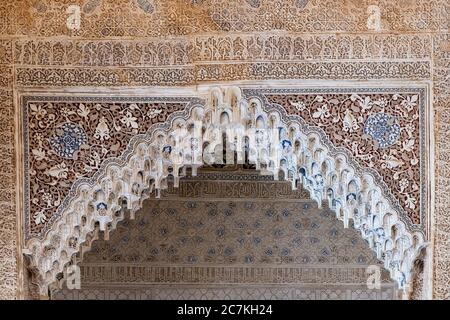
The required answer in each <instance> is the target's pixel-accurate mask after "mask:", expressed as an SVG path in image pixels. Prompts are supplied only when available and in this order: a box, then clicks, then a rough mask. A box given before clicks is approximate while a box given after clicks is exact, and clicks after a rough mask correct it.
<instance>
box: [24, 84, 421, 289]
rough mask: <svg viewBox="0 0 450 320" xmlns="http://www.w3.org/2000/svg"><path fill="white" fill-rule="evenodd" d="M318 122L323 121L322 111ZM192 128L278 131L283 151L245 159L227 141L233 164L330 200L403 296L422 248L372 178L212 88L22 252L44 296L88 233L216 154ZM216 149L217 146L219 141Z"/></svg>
mask: <svg viewBox="0 0 450 320" xmlns="http://www.w3.org/2000/svg"><path fill="white" fill-rule="evenodd" d="M316 112H318V111H316ZM283 113H284V114H283ZM320 115H323V116H324V117H325V115H326V111H323V112H321V113H320ZM123 117H124V118H123V119H124V120H123V124H128V123H129V124H130V127H133V125H132V122H133V121H134V120H132V119H130V117H129V116H128V117H127V115H126V114H125V115H123ZM130 121H131V122H130ZM197 122H202V123H204V125H205V126H206V127H205V128H206V129H207V130H206V132H210V131H208V128H211V129H214V128H218V129H221V128H222V129H224V128H225V127H226V126H230V125H231V126H232V127H233V128H235V129H236V130H237V132H239V131H240V130H244V129H246V128H247V129H251V128H253V129H256V133H258V130H263V129H266V130H276V131H278V132H280V134H281V138H282V139H281V140H280V141H279V144H278V143H272V142H271V141H265V140H258V139H256V144H257V145H258V146H259V147H258V148H256V149H252V148H250V149H248V150H247V151H246V150H245V148H244V145H245V144H242V143H240V142H239V141H240V139H239V137H241V138H243V136H239V137H238V139H237V140H233V139H232V140H230V142H229V143H230V144H231V148H232V150H235V151H236V156H237V161H238V163H239V162H240V161H241V162H242V161H244V159H245V158H248V159H253V161H254V163H255V166H256V169H257V170H262V171H266V172H270V173H271V174H273V175H274V176H275V178H277V177H279V176H280V174H281V176H282V177H284V178H286V179H288V180H289V181H291V182H292V186H293V188H296V186H297V183H301V184H302V185H303V187H304V188H305V189H306V190H308V191H309V193H310V196H311V198H312V199H314V200H316V201H317V202H318V204H319V205H321V204H322V201H328V202H329V206H330V208H331V209H332V210H333V211H334V212H335V213H336V217H337V218H338V219H340V220H342V221H343V223H344V226H345V227H348V226H349V225H350V220H353V224H354V227H355V228H356V229H358V230H360V232H361V235H362V237H363V238H364V239H365V240H367V242H368V244H369V246H370V248H372V249H373V250H375V252H376V253H377V257H378V258H379V259H382V260H383V262H384V265H385V268H386V269H388V270H389V271H390V275H391V277H392V278H393V279H394V280H395V281H396V282H397V283H398V285H399V287H400V288H403V289H405V290H408V289H409V281H410V278H411V268H412V263H413V261H414V259H415V257H416V256H417V254H418V252H419V251H420V249H421V248H423V246H424V245H425V243H424V236H423V234H422V233H421V232H412V231H410V230H409V229H408V226H407V225H406V224H405V222H403V221H402V220H401V218H400V216H401V215H400V214H399V212H397V211H396V209H395V208H393V207H392V206H391V204H390V201H389V200H388V199H387V198H386V194H385V192H384V191H383V190H382V189H381V188H380V187H379V186H378V185H377V184H376V183H375V180H374V177H373V176H372V175H370V174H367V173H365V172H361V171H360V170H358V169H357V168H356V167H355V166H354V163H353V162H352V159H349V158H348V157H347V156H346V154H345V153H343V152H339V151H337V150H335V149H334V147H332V146H327V145H326V144H324V142H323V141H322V140H321V137H320V135H319V134H317V133H316V132H313V131H310V130H309V129H308V128H307V127H304V124H302V123H300V122H299V121H298V117H292V116H291V117H289V116H286V114H285V111H283V110H280V109H277V108H275V107H270V106H266V105H264V104H263V103H262V101H261V100H259V99H258V98H250V99H249V100H247V99H245V98H243V96H242V94H241V92H240V90H239V89H238V88H229V89H228V90H226V91H225V92H223V91H222V90H221V89H218V88H216V89H213V90H212V91H211V95H210V97H209V99H208V101H207V104H206V107H203V106H201V105H196V106H193V107H192V109H191V110H190V112H189V114H186V113H185V114H183V115H180V116H178V117H174V118H173V119H172V120H171V121H170V122H168V121H166V123H165V124H164V125H162V126H153V127H152V128H153V129H151V131H149V132H148V133H147V134H146V135H136V136H135V137H134V138H133V139H132V143H130V146H129V148H128V149H127V150H126V152H125V153H124V154H123V155H122V156H120V157H119V158H112V159H109V160H107V161H106V162H104V163H103V164H102V166H101V169H100V170H99V171H98V172H97V174H96V175H94V176H93V178H91V179H85V180H81V181H79V183H77V184H76V188H75V190H74V192H73V193H72V195H71V196H70V197H69V199H68V201H67V206H65V207H64V210H63V212H62V214H61V218H60V219H58V220H57V221H56V222H55V223H54V224H53V226H52V229H51V230H50V232H48V233H47V234H46V236H45V239H44V240H40V239H31V240H30V241H29V242H28V249H27V250H26V252H27V253H28V254H29V255H30V256H31V257H32V259H31V260H32V261H31V267H32V268H33V267H34V268H36V270H37V275H38V281H39V284H40V289H41V291H42V292H43V293H44V294H45V293H46V291H47V288H48V287H49V285H51V284H52V283H54V282H55V279H56V276H57V274H58V273H60V272H62V271H63V270H64V267H65V265H66V264H67V263H68V262H69V261H70V259H71V257H72V255H73V254H74V253H76V252H79V251H80V250H81V248H85V249H83V250H86V249H89V248H90V244H91V242H92V240H93V239H95V233H94V235H93V234H92V232H93V231H94V230H98V229H97V227H96V224H99V229H100V230H104V231H105V233H106V235H107V237H108V234H109V232H110V231H111V230H113V229H115V227H116V225H117V222H118V221H120V220H121V219H123V214H124V210H125V209H127V210H130V212H131V217H132V218H134V213H135V212H136V211H137V210H138V209H139V208H140V207H141V205H142V201H143V200H144V199H146V198H147V197H148V194H149V193H148V192H149V191H150V192H152V191H153V190H155V191H156V194H157V195H158V194H159V193H160V190H161V189H166V188H167V186H168V180H167V179H168V176H169V175H172V176H173V179H174V184H175V186H176V187H177V186H178V184H179V178H180V177H182V176H184V175H186V173H187V172H186V169H188V168H189V169H191V170H192V175H195V174H196V171H197V168H198V167H199V166H201V164H203V160H201V161H200V164H199V162H198V159H199V158H198V157H199V156H201V154H202V153H205V154H207V155H208V154H213V153H214V152H215V150H216V149H215V147H216V146H217V141H218V140H217V137H214V136H213V135H214V134H213V133H214V132H215V131H214V130H213V131H211V132H210V133H211V134H212V135H209V133H208V135H206V137H205V139H206V140H205V141H206V142H208V143H207V144H200V143H199V141H196V140H195V139H193V138H192V133H193V132H192V130H194V128H195V127H193V124H195V123H197ZM177 130H181V131H182V132H184V133H185V135H182V136H181V137H182V140H183V141H184V142H186V143H185V144H182V145H181V147H180V145H177V144H176V143H175V142H176V140H177V135H175V133H176V132H177ZM183 130H184V131H183ZM178 132H179V131H178ZM256 136H258V134H256ZM178 137H179V136H178ZM250 139H251V138H250ZM219 141H220V142H219V144H220V143H221V141H222V139H220V140H219ZM258 141H259V142H258ZM278 151H280V152H281V154H282V155H283V156H282V157H281V158H278V156H277V157H275V158H274V157H273V156H272V155H273V154H279V153H278ZM284 152H286V153H284ZM180 159H181V160H182V161H175V160H180ZM229 161H230V163H234V158H233V157H232V158H226V162H227V163H228V162H229ZM274 161H275V162H274Z"/></svg>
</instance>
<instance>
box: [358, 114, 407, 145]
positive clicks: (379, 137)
mask: <svg viewBox="0 0 450 320" xmlns="http://www.w3.org/2000/svg"><path fill="white" fill-rule="evenodd" d="M364 133H365V134H366V135H369V136H371V137H372V139H373V140H375V141H376V142H377V143H378V146H379V147H380V148H388V147H390V146H392V145H393V144H394V143H396V142H397V141H398V139H399V138H400V125H399V123H398V121H397V119H396V118H395V117H393V116H391V115H389V114H386V113H377V114H374V115H371V116H369V118H368V119H367V121H366V124H365V125H364Z"/></svg>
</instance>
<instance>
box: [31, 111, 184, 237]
mask: <svg viewBox="0 0 450 320" xmlns="http://www.w3.org/2000/svg"><path fill="white" fill-rule="evenodd" d="M26 108H27V109H26V110H28V112H27V113H28V128H29V136H28V141H29V155H30V156H29V159H28V160H29V164H28V168H29V194H30V195H29V197H30V213H31V216H30V217H29V219H30V221H29V228H30V233H29V234H30V235H33V236H36V235H39V234H40V233H41V232H42V230H43V229H42V228H43V227H44V226H45V224H46V222H47V221H49V220H51V218H52V217H53V216H54V215H55V213H56V211H57V208H58V207H59V206H60V205H61V203H62V202H63V200H64V198H65V197H66V196H67V194H68V192H69V190H70V187H71V186H72V185H73V183H74V182H75V181H76V180H77V179H80V178H89V177H92V175H93V174H95V173H96V172H97V171H98V169H99V168H100V165H101V164H102V162H103V161H104V160H105V159H108V158H112V157H117V156H119V155H120V154H122V152H123V151H124V150H125V148H126V147H127V145H128V142H129V141H130V139H131V138H132V137H133V136H135V135H137V134H142V133H145V132H146V130H147V129H148V128H149V127H150V126H151V125H152V124H155V123H161V122H164V121H165V120H166V119H167V117H168V116H169V115H170V114H172V113H174V112H176V111H180V110H183V109H184V108H185V103H165V102H154V103H76V102H70V103H67V102H30V103H29V104H28V105H27V106H26Z"/></svg>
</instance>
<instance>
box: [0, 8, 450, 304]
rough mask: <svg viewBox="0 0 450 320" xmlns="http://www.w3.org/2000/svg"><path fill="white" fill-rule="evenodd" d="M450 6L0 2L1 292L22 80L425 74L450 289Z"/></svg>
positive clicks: (13, 218)
mask: <svg viewBox="0 0 450 320" xmlns="http://www.w3.org/2000/svg"><path fill="white" fill-rule="evenodd" d="M70 4H78V5H80V8H81V28H80V29H79V30H76V31H71V30H69V29H68V28H67V26H66V19H67V17H68V16H69V14H67V13H66V9H67V6H68V5H70ZM369 5H378V6H379V8H380V13H381V26H380V27H381V31H371V30H368V27H367V18H368V15H369V14H368V13H367V12H368V11H367V8H368V6H369ZM274 8H275V9H274ZM224 9H226V10H224ZM449 11H450V9H449V3H448V1H446V0H434V1H428V0H407V1H389V0H379V1H376V0H365V1H359V0H352V1H344V0H340V1H331V0H330V1H320V0H310V1H294V0H293V1H290V0H286V1H275V2H274V1H265V0H260V1H246V0H240V1H223V0H202V1H188V0H185V1H175V0H174V1H155V0H153V1H151V0H145V1H141V0H139V1H137V0H122V1H112V0H61V1H50V0H40V1H30V0H17V1H12V0H9V1H2V2H1V3H0V117H1V118H0V121H1V126H0V130H1V134H0V151H1V152H0V154H1V155H2V156H1V159H0V164H1V165H0V175H1V177H0V190H1V191H0V211H1V212H2V216H1V219H2V220H1V221H2V224H1V225H0V250H1V261H0V271H1V272H0V286H1V289H2V290H1V291H0V297H1V298H15V297H16V296H17V290H16V289H17V283H18V270H22V267H18V266H17V261H18V260H16V259H15V254H16V247H17V244H18V242H17V239H18V237H17V236H18V235H17V232H16V222H17V221H21V220H20V219H18V218H19V216H18V215H19V214H20V212H16V199H17V198H16V193H15V187H16V183H15V182H16V173H17V172H19V171H20V170H21V169H19V170H16V168H15V154H20V151H19V150H17V149H15V143H14V141H15V139H14V130H15V127H14V107H13V96H14V94H15V93H18V92H19V91H18V90H19V89H20V90H21V92H23V91H27V90H30V89H33V88H34V89H36V88H40V89H45V90H47V91H48V90H52V89H58V88H59V89H61V88H63V87H79V86H83V87H97V88H99V87H105V86H121V87H125V86H149V85H170V86H179V85H192V84H199V83H204V82H210V81H213V82H214V81H229V80H245V79H251V80H255V81H259V80H267V79H310V80H323V81H325V80H338V79H346V80H362V79H365V80H366V79H367V80H380V81H383V82H386V81H387V80H389V81H407V80H421V81H431V82H432V88H433V98H432V99H433V108H434V118H435V120H434V123H432V124H430V125H431V126H432V127H433V128H434V129H435V135H434V140H435V142H436V143H435V149H434V155H435V159H436V161H435V168H434V169H435V179H436V180H435V185H436V192H435V193H434V194H435V196H434V201H435V202H434V203H435V206H434V216H433V217H432V220H431V226H430V230H431V231H432V233H431V238H430V239H429V240H430V243H431V246H434V248H435V250H434V252H435V256H434V264H433V271H434V273H433V274H434V275H433V283H434V291H433V296H434V297H435V298H440V299H449V294H450V250H449V248H450V237H449V234H450V210H449V209H448V208H450V196H449V194H450V190H449V189H448V186H449V181H450V169H449V168H448V162H449V159H450V147H449V146H448V141H449V136H448V135H449V132H450V131H449V129H450V112H449V110H450V103H449V99H450V93H449V88H450V79H449V77H448V74H449V72H450V37H449V31H448V26H449V21H450V19H449ZM225 12H227V14H225ZM288 32H289V33H288ZM54 36H59V37H58V38H55V37H54ZM167 36H170V37H167ZM38 37H39V38H38ZM225 62H226V64H225ZM14 89H15V90H14ZM103 90H104V89H103ZM16 110H18V106H16ZM430 151H433V150H430ZM424 282H426V281H424ZM19 283H20V282H19Z"/></svg>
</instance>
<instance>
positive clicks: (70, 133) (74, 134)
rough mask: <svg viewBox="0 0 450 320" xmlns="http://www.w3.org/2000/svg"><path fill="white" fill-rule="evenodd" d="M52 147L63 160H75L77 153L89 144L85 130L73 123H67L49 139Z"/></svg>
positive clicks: (57, 129)
mask: <svg viewBox="0 0 450 320" xmlns="http://www.w3.org/2000/svg"><path fill="white" fill-rule="evenodd" d="M49 142H50V146H51V147H52V148H53V150H54V151H55V153H56V154H57V155H59V156H60V157H62V158H66V159H73V156H74V154H75V152H77V151H78V150H80V148H81V146H82V145H84V144H87V136H86V133H85V132H84V130H83V128H81V127H80V126H79V125H77V124H75V123H71V122H66V123H64V124H62V125H61V126H59V127H58V128H56V130H55V133H54V134H53V136H52V137H50V139H49Z"/></svg>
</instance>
